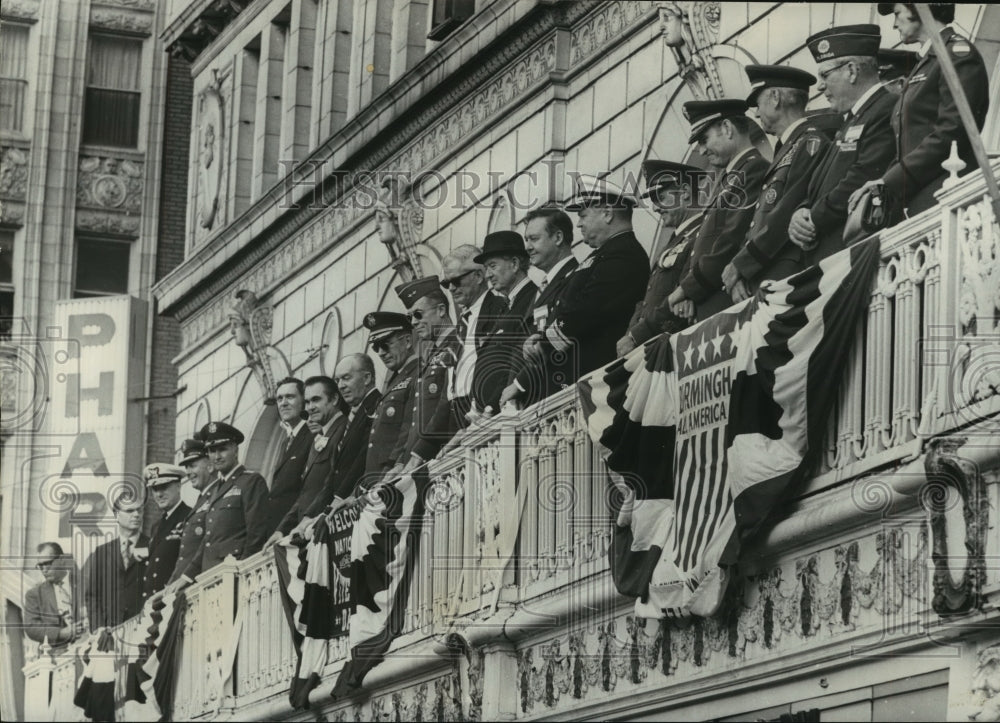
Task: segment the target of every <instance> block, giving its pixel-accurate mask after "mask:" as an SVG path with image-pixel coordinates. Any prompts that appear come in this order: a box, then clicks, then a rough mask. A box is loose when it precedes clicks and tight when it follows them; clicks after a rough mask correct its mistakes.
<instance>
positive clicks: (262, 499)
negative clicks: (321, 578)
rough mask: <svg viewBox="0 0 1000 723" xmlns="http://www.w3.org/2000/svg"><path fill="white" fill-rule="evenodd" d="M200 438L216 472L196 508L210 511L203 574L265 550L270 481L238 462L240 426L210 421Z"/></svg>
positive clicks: (206, 520) (207, 520)
mask: <svg viewBox="0 0 1000 723" xmlns="http://www.w3.org/2000/svg"><path fill="white" fill-rule="evenodd" d="M200 436H201V438H202V439H203V440H204V441H205V449H206V450H207V451H208V459H209V461H210V462H211V463H212V467H213V469H214V470H215V473H216V477H215V479H213V480H212V481H211V482H210V483H209V486H208V487H207V488H206V489H205V491H204V492H202V496H201V499H200V500H199V501H198V507H196V508H195V513H198V512H201V511H204V512H205V528H204V535H203V536H202V543H201V553H200V554H201V572H204V571H205V570H211V569H212V568H213V567H215V566H216V565H218V564H219V563H220V562H222V561H223V560H224V559H226V558H227V557H228V556H230V555H232V556H233V557H235V558H236V559H237V560H242V559H244V558H247V557H250V556H251V555H253V554H254V553H255V552H257V551H258V550H260V549H261V547H263V546H264V542H265V540H267V534H268V529H267V523H266V519H267V517H266V514H265V509H264V507H265V505H266V504H267V483H266V482H265V481H264V478H263V477H261V476H260V473H258V472H253V471H251V470H248V469H247V468H246V467H244V466H243V465H242V464H240V463H239V459H238V457H239V445H240V444H242V443H243V433H242V432H240V430H238V429H237V428H236V427H234V426H232V425H231V424H227V423H225V422H209V423H208V424H206V425H205V426H204V427H202V428H201V433H200ZM189 577H190V575H189Z"/></svg>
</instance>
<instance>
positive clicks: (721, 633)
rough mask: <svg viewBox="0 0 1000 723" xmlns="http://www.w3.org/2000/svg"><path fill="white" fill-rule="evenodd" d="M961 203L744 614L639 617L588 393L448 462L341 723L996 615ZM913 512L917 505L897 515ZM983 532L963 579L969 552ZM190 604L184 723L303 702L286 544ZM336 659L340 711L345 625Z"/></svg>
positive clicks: (788, 658) (981, 355) (35, 666)
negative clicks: (361, 695)
mask: <svg viewBox="0 0 1000 723" xmlns="http://www.w3.org/2000/svg"><path fill="white" fill-rule="evenodd" d="M998 165H1000V164H998ZM940 199H941V205H940V206H939V207H938V208H936V209H933V210H931V211H928V212H927V213H925V214H923V215H921V216H919V217H917V218H914V219H911V220H909V221H907V222H906V223H904V224H901V225H900V226H898V227H896V228H893V229H890V230H888V231H886V232H884V233H883V234H882V237H881V244H882V263H881V268H880V270H879V273H878V279H877V282H876V284H875V286H874V288H873V290H872V301H871V304H870V305H869V310H868V316H867V319H866V320H865V323H864V324H863V325H862V326H861V327H860V328H859V329H858V338H857V342H856V345H855V347H854V350H853V356H852V359H851V363H850V365H849V367H848V368H847V369H845V370H844V374H845V377H844V382H843V386H842V391H841V395H840V403H839V405H838V408H837V411H836V415H835V418H834V419H833V420H832V423H831V427H830V429H829V434H828V436H827V443H826V450H825V457H824V460H823V464H822V468H821V469H820V471H819V474H818V475H817V476H816V477H814V478H813V479H811V480H810V481H809V484H808V486H807V488H806V489H805V490H804V494H803V496H802V498H801V499H800V500H798V501H795V502H792V503H790V505H789V508H788V510H787V512H786V514H785V515H784V516H783V518H782V519H781V520H780V521H779V522H778V523H777V524H776V525H775V526H774V528H773V529H771V530H770V531H769V532H768V534H767V535H765V536H764V537H763V538H762V539H761V540H759V541H758V542H757V543H756V544H755V545H754V546H753V547H752V548H750V549H749V550H748V552H747V558H748V559H747V564H746V566H745V567H746V569H745V570H744V571H743V574H744V578H743V579H742V583H741V585H740V589H739V590H738V591H737V592H736V593H734V595H735V596H736V597H734V600H733V605H732V606H731V608H729V612H727V614H726V615H724V616H721V617H720V618H719V619H711V620H695V621H692V622H687V623H680V624H679V623H671V622H663V623H658V622H655V621H641V620H636V619H635V618H633V617H632V616H631V615H630V614H629V612H628V607H629V606H628V603H627V601H626V600H625V599H624V598H621V597H620V596H618V595H617V593H616V592H615V591H614V588H613V586H612V584H611V581H610V576H609V575H608V574H607V551H608V546H609V544H610V539H611V528H610V519H609V516H608V512H607V500H606V495H607V488H608V485H607V474H606V472H605V469H604V466H603V462H602V461H601V460H600V459H599V457H598V455H597V453H596V451H595V448H594V445H593V444H592V443H591V441H590V438H589V436H588V434H587V432H586V430H585V428H584V425H583V419H582V412H581V409H580V407H579V403H578V399H577V395H576V392H575V390H574V389H567V390H564V391H563V392H560V393H559V394H557V395H554V396H553V397H551V398H549V399H546V400H544V401H542V402H540V403H539V404H538V405H535V406H534V407H532V408H529V409H526V410H523V411H522V412H519V413H516V414H504V415H500V416H498V417H497V418H495V419H494V420H491V421H490V422H489V423H487V424H485V425H483V426H481V427H477V428H475V429H473V430H471V431H468V432H467V433H466V434H465V436H464V437H463V438H462V440H461V444H459V445H457V446H454V447H452V448H451V449H450V450H448V451H447V453H446V454H444V455H443V456H442V457H441V458H440V459H439V460H437V461H435V462H434V463H433V465H432V467H431V471H432V478H433V480H434V483H433V486H432V488H431V494H430V495H429V496H428V502H427V511H426V514H425V521H424V526H423V529H422V532H421V534H422V538H421V543H420V546H419V557H418V560H417V564H416V572H415V580H414V584H413V587H412V591H411V601H410V606H409V616H408V618H407V620H406V624H405V626H404V630H403V634H402V635H401V637H400V638H399V639H397V641H396V642H395V644H394V646H393V650H392V652H390V655H389V657H388V659H387V660H386V662H385V663H383V664H382V665H380V666H379V667H378V668H376V669H375V671H373V673H372V674H371V675H370V677H369V679H368V683H369V685H371V686H372V687H373V690H372V697H371V698H366V699H364V700H361V701H355V702H352V703H350V704H347V705H346V707H339V708H335V709H333V710H332V711H330V712H331V713H332V719H337V718H339V719H344V718H348V719H350V718H356V717H360V718H378V717H385V719H389V717H391V716H392V711H394V710H395V711H400V710H409V711H419V712H420V714H421V715H423V716H436V715H437V714H436V713H435V712H434V711H437V712H438V713H439V714H440V716H445V717H477V716H481V717H482V718H497V717H507V718H508V719H511V718H521V717H535V716H539V715H544V714H546V713H549V712H551V713H559V714H562V715H566V714H567V711H570V710H575V709H582V708H581V707H582V706H591V707H590V708H589V709H588V710H590V712H591V713H594V711H599V710H601V708H600V706H602V705H610V703H607V700H609V699H610V698H609V697H614V696H616V695H617V696H621V695H629V694H630V693H631V692H633V691H634V692H637V693H641V692H642V691H651V692H653V693H655V695H658V696H660V697H661V698H663V699H664V700H667V699H668V698H670V696H671V695H672V696H675V697H676V699H677V700H683V699H685V696H687V697H688V698H691V697H692V696H697V695H707V694H709V693H711V692H712V691H713V690H715V689H716V688H718V687H719V686H726V685H737V684H738V679H739V676H738V675H737V676H736V677H735V678H734V671H741V672H740V675H742V674H743V672H746V674H747V675H749V676H765V677H766V676H768V675H776V673H774V671H775V670H781V665H786V666H787V668H786V671H787V673H786V674H788V675H791V674H792V673H793V672H794V671H795V669H796V665H801V664H802V661H804V660H806V658H805V657H803V656H806V655H807V654H808V653H809V651H811V650H815V649H816V646H817V645H819V646H821V647H822V648H823V650H825V651H826V652H825V653H824V655H826V656H828V658H829V659H830V660H833V659H836V657H837V656H840V655H851V654H853V653H852V652H851V651H852V650H854V649H855V648H857V649H862V648H864V646H875V647H877V646H878V645H882V644H888V643H886V641H890V642H892V641H895V642H892V644H893V645H896V644H899V645H904V644H905V645H910V646H915V645H917V644H918V643H919V641H920V639H921V636H925V635H929V634H931V633H933V634H934V635H937V634H938V633H941V634H942V635H943V634H944V633H943V631H944V626H945V625H946V623H947V619H942V618H939V617H938V616H937V614H936V612H940V611H941V607H942V605H945V604H954V605H959V604H961V603H962V598H961V594H958V593H955V589H957V588H961V589H959V593H962V590H964V591H965V592H966V593H968V592H969V591H974V593H975V595H978V596H980V597H979V598H977V599H978V600H980V602H979V603H975V604H974V605H973V606H972V609H973V613H972V614H974V615H980V616H981V617H982V616H986V615H988V613H986V612H981V613H977V612H976V610H977V609H982V603H981V600H982V599H987V598H988V599H990V600H993V603H992V604H993V605H994V606H995V604H996V598H998V597H1000V572H998V571H997V570H996V569H992V568H988V567H987V566H985V563H983V564H982V565H980V566H979V567H977V566H976V565H979V564H980V563H981V562H982V559H985V558H988V557H989V556H991V555H993V556H995V555H996V554H1000V549H998V545H1000V542H997V539H996V535H995V534H994V535H992V537H989V536H986V535H984V533H983V530H985V529H987V527H988V526H989V524H993V525H995V524H996V520H995V514H996V512H995V511H996V509H997V506H998V505H1000V498H998V494H1000V493H998V489H1000V485H998V484H997V481H998V476H1000V473H998V471H997V467H998V465H997V460H996V459H995V457H996V456H997V450H996V447H997V445H996V440H995V438H990V437H989V436H988V431H989V429H990V427H989V424H990V421H989V420H990V419H991V418H993V422H992V424H994V425H995V415H996V413H997V412H998V411H1000V394H998V392H997V389H998V387H1000V385H998V383H997V376H998V374H1000V363H998V362H1000V344H998V340H1000V339H998V329H997V319H998V318H1000V308H998V305H1000V296H998V294H997V289H1000V248H998V245H1000V231H998V230H997V226H996V223H995V221H993V220H992V213H991V209H990V206H989V204H988V202H987V201H986V200H985V190H984V184H983V181H982V178H981V176H980V175H979V174H972V175H971V176H970V177H968V178H966V179H963V180H962V181H960V182H959V183H958V184H956V185H955V186H953V187H951V188H950V189H947V190H946V191H944V192H943V193H942V194H941V196H940ZM984 420H986V422H985V423H984ZM983 430H986V431H985V432H984V431H983ZM977 435H981V436H978V437H977ZM946 436H947V438H945V437H946ZM956 450H957V451H956ZM932 457H933V459H931V458H932ZM941 459H944V462H941V461H940V460H941ZM949 460H950V461H949ZM963 465H964V466H963ZM956 470H957V471H956ZM984 474H985V476H983V475H984ZM949 475H951V481H948V479H946V478H948V476H949ZM956 475H957V476H956ZM932 477H934V478H941V479H944V480H945V481H944V482H942V483H941V485H943V486H942V487H941V489H942V490H945V488H947V487H949V486H950V488H951V489H952V490H957V491H958V493H959V494H960V496H961V500H962V504H961V505H960V506H959V507H958V509H959V510H960V512H961V513H962V514H961V515H959V518H961V519H959V521H958V522H956V519H958V518H956V517H955V516H954V515H952V516H951V517H948V515H949V514H951V513H949V512H948V511H947V510H945V509H942V511H941V512H940V514H937V513H935V512H933V509H932V513H931V516H930V524H928V523H927V521H926V520H927V518H926V516H925V510H926V509H930V508H928V505H931V508H933V505H934V504H937V503H935V502H934V500H930V501H928V500H926V499H924V496H925V494H924V491H923V490H924V487H925V486H926V484H927V483H928V482H929V481H930V480H931V479H932ZM939 486H940V485H939ZM942 494H945V497H942V498H941V499H945V498H946V497H947V494H951V493H950V492H948V491H947V490H946V491H945V492H943V493H942ZM939 502H940V500H939ZM890 511H891V514H892V515H899V514H903V515H904V517H902V518H893V522H892V524H887V522H886V520H887V515H890ZM990 515H992V516H993V517H992V518H990V517H989V516H990ZM946 518H947V519H946ZM900 520H902V521H900ZM949 525H951V526H952V527H951V528H949V527H948V526H949ZM947 529H954V530H958V532H957V533H947V532H946V530H947ZM994 529H995V528H994ZM976 535H983V539H984V540H985V541H981V542H979V543H977V542H975V540H976V539H979V538H976V537H975V536H976ZM987 538H988V539H987ZM970 540H972V542H970ZM963 543H964V545H965V547H964V549H965V550H966V553H967V554H966V558H967V559H968V560H969V561H971V562H970V563H969V566H967V569H966V570H965V572H964V573H963V572H962V571H961V570H958V571H957V572H956V571H955V570H952V569H950V568H949V564H954V563H949V562H948V560H949V559H952V560H953V559H956V558H955V555H957V554H958V553H957V552H956V550H959V549H963V548H961V544H963ZM977 544H978V545H979V546H978V547H977V546H976V545H977ZM956 545H958V547H956ZM949 550H952V552H951V553H949ZM949 554H950V555H951V557H950V558H949ZM932 559H933V562H934V572H933V573H931V572H930V571H929V570H930V568H929V565H928V563H929V561H931V560H932ZM994 567H995V566H994ZM963 574H964V578H963V577H962V575H963ZM949 575H950V576H951V577H950V579H951V582H949ZM977 576H978V577H977ZM956 580H958V581H959V582H961V585H958V584H957V583H956ZM963 580H964V582H963ZM949 585H951V587H950V588H949ZM963 586H964V587H963ZM949 595H951V597H948V596H949ZM956 595H958V596H957V597H956ZM187 598H188V608H187V611H186V615H185V619H184V625H183V631H184V633H183V640H182V643H181V653H180V661H179V667H178V671H179V674H178V689H177V695H176V709H175V711H174V717H175V718H177V719H193V718H213V717H225V716H232V717H235V718H239V719H246V718H266V717H271V716H283V715H284V716H287V715H289V714H290V710H289V709H288V707H287V697H286V694H287V689H288V683H289V681H290V679H291V676H292V675H293V673H294V668H295V653H294V648H293V646H292V640H291V636H290V634H289V632H288V625H287V621H286V619H285V615H284V611H283V609H282V603H281V598H280V592H279V589H278V581H277V574H276V571H275V569H274V565H273V563H272V562H271V559H270V557H269V556H268V555H264V554H261V555H258V556H255V557H254V558H251V559H249V560H244V561H242V562H239V563H236V562H228V563H225V564H223V565H220V566H219V567H217V568H215V569H214V570H213V571H212V572H211V574H210V575H208V576H206V577H205V579H202V580H199V581H198V582H197V583H196V584H195V585H193V586H192V587H190V588H189V589H188V593H187ZM956 600H957V602H955V601H956ZM942 601H943V602H942ZM949 601H951V602H950V603H949ZM987 608H988V606H987ZM234 611H235V612H234ZM982 619H985V618H982ZM976 620H980V618H976ZM887 626H888V627H887ZM329 653H330V657H329V659H330V663H329V665H328V667H327V670H326V671H325V675H324V683H323V685H322V687H321V689H320V691H321V692H317V693H316V694H314V696H313V697H314V700H316V701H317V705H323V702H324V701H326V700H327V699H326V697H325V692H326V691H327V690H328V689H329V685H330V684H332V681H333V680H334V678H335V677H336V674H337V672H338V671H339V669H340V667H341V666H342V664H343V661H344V660H345V659H346V656H347V654H348V650H347V642H346V639H345V638H341V639H338V640H334V641H331V643H330V650H329ZM976 654H978V653H974V654H973V657H975V655H976ZM782 656H784V657H782ZM980 657H982V656H980ZM824 659H826V658H824ZM486 660H489V661H490V662H489V663H488V664H486V663H484V661H486ZM776 661H777V662H776ZM796 661H799V662H798V663H796ZM921 664H923V663H921ZM929 665H930V664H929V663H928V664H927V666H929ZM484 666H485V667H484ZM927 666H925V667H927ZM918 667H919V666H918ZM24 673H25V676H26V682H27V690H28V691H29V693H28V699H29V700H30V702H31V705H32V706H35V707H36V708H38V706H43V707H45V706H44V704H43V702H42V700H43V699H42V698H41V697H38V696H40V695H41V690H43V689H45V690H46V691H47V690H48V685H49V683H48V680H49V676H50V675H51V676H52V681H53V683H52V690H53V699H52V703H51V708H50V710H51V711H58V713H57V714H56V715H58V717H59V718H63V717H68V718H74V717H78V713H77V712H76V711H75V709H73V708H72V706H71V705H67V704H66V701H65V697H66V696H67V695H69V696H70V697H71V693H72V689H75V681H74V680H73V676H74V675H75V673H74V671H73V668H72V665H71V664H69V663H66V662H65V661H60V660H55V661H53V660H52V659H48V658H45V657H44V656H43V658H42V659H40V660H38V661H34V662H32V663H30V664H29V665H28V666H26V667H25V671H24ZM734 680H737V683H734V682H733V681H734ZM515 688H516V695H515V690H514V689H515ZM36 693H37V695H36ZM692 700H693V698H692ZM692 705H693V703H692ZM39 710H41V709H39ZM607 710H612V709H611V708H608V709H607ZM415 714H416V713H415ZM594 714H595V715H596V713H594Z"/></svg>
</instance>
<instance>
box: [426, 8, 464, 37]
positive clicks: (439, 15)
mask: <svg viewBox="0 0 1000 723" xmlns="http://www.w3.org/2000/svg"><path fill="white" fill-rule="evenodd" d="M475 10H476V3H475V0H434V8H433V10H432V11H431V31H430V32H429V33H427V37H428V38H430V39H431V40H443V39H444V38H445V37H446V36H447V35H448V34H449V33H450V32H451V31H452V30H454V29H455V28H457V27H458V26H459V25H461V24H462V23H464V22H465V21H466V20H468V19H469V18H471V17H472V14H473V13H474V12H475Z"/></svg>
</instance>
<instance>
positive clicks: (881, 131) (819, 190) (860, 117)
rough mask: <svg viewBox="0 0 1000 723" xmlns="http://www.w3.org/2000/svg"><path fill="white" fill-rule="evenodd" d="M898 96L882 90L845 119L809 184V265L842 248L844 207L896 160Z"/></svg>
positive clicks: (807, 202) (807, 203)
mask: <svg viewBox="0 0 1000 723" xmlns="http://www.w3.org/2000/svg"><path fill="white" fill-rule="evenodd" d="M895 100H896V96H895V95H893V94H892V93H890V92H889V91H887V90H886V89H885V88H882V87H880V88H879V89H878V90H876V91H875V92H874V93H872V95H870V96H869V97H868V99H867V100H866V101H865V102H864V103H863V104H862V106H861V107H860V108H859V109H858V112H857V114H850V113H849V114H848V116H847V119H846V120H845V121H844V122H843V123H842V124H841V126H840V129H839V130H838V131H837V134H836V135H835V136H834V139H833V143H832V144H831V145H830V147H829V148H828V149H827V152H826V155H825V156H824V157H823V160H822V161H821V162H820V164H819V167H818V168H817V169H816V171H815V173H814V174H813V177H812V180H811V181H810V182H809V192H808V193H807V194H806V200H805V202H804V203H803V206H804V207H805V208H808V209H809V211H810V214H811V216H812V222H813V225H814V226H815V227H816V246H815V247H814V248H813V249H812V251H810V252H809V254H808V258H807V261H808V262H809V264H815V263H819V262H820V261H822V260H823V259H825V258H826V257H827V256H829V255H830V254H833V253H836V252H837V251H840V250H841V249H842V248H844V226H845V224H846V223H847V202H848V201H849V200H850V198H851V194H852V193H854V192H855V191H856V190H858V189H859V188H861V186H863V185H864V184H865V183H867V182H868V181H872V180H875V179H877V178H881V176H882V174H883V173H884V172H885V169H886V168H888V167H889V164H890V163H891V162H892V158H893V156H894V155H895V148H896V141H895V139H894V138H893V131H892V123H891V122H890V121H891V116H892V107H893V105H894V104H895Z"/></svg>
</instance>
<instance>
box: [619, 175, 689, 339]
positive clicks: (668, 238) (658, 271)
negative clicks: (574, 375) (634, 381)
mask: <svg viewBox="0 0 1000 723" xmlns="http://www.w3.org/2000/svg"><path fill="white" fill-rule="evenodd" d="M642 173H643V176H644V177H645V179H646V191H645V192H644V193H643V194H642V196H643V198H648V199H649V200H650V202H651V203H652V204H653V208H655V209H656V211H657V213H658V214H659V215H660V226H661V230H660V234H661V236H662V238H661V239H660V242H659V244H658V247H657V248H656V249H654V251H653V254H652V258H651V260H652V268H651V270H650V273H649V284H647V286H646V295H645V296H644V297H643V298H642V300H641V301H640V302H639V303H638V304H636V305H635V312H633V314H632V318H631V319H630V320H629V323H628V331H626V332H625V335H624V336H623V337H622V338H621V339H619V340H618V343H617V344H616V350H617V352H618V356H625V355H626V354H628V353H629V352H630V351H632V350H633V349H635V348H636V347H637V346H638V345H640V344H645V343H646V342H647V341H649V340H650V339H652V338H653V337H654V336H657V335H658V334H662V333H663V332H671V333H673V332H675V331H679V330H681V329H683V328H684V327H686V326H687V325H688V322H687V320H685V319H681V318H680V317H679V316H676V315H675V314H674V313H673V312H672V311H671V310H670V304H669V303H668V302H667V298H668V297H669V296H670V293H671V292H672V291H673V290H674V289H676V288H677V284H678V282H679V281H680V274H681V270H682V269H683V268H684V264H685V263H686V262H687V259H688V256H690V254H691V248H692V246H693V245H694V240H695V238H697V236H698V223H699V221H700V214H697V213H695V214H690V213H689V209H690V208H691V200H692V199H693V198H694V195H695V193H696V192H697V190H698V185H699V180H700V178H701V177H702V175H703V174H704V172H703V171H702V170H701V169H700V168H696V167H694V166H689V165H687V164H684V163H674V162H671V161H652V160H651V161H644V162H643V164H642Z"/></svg>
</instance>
